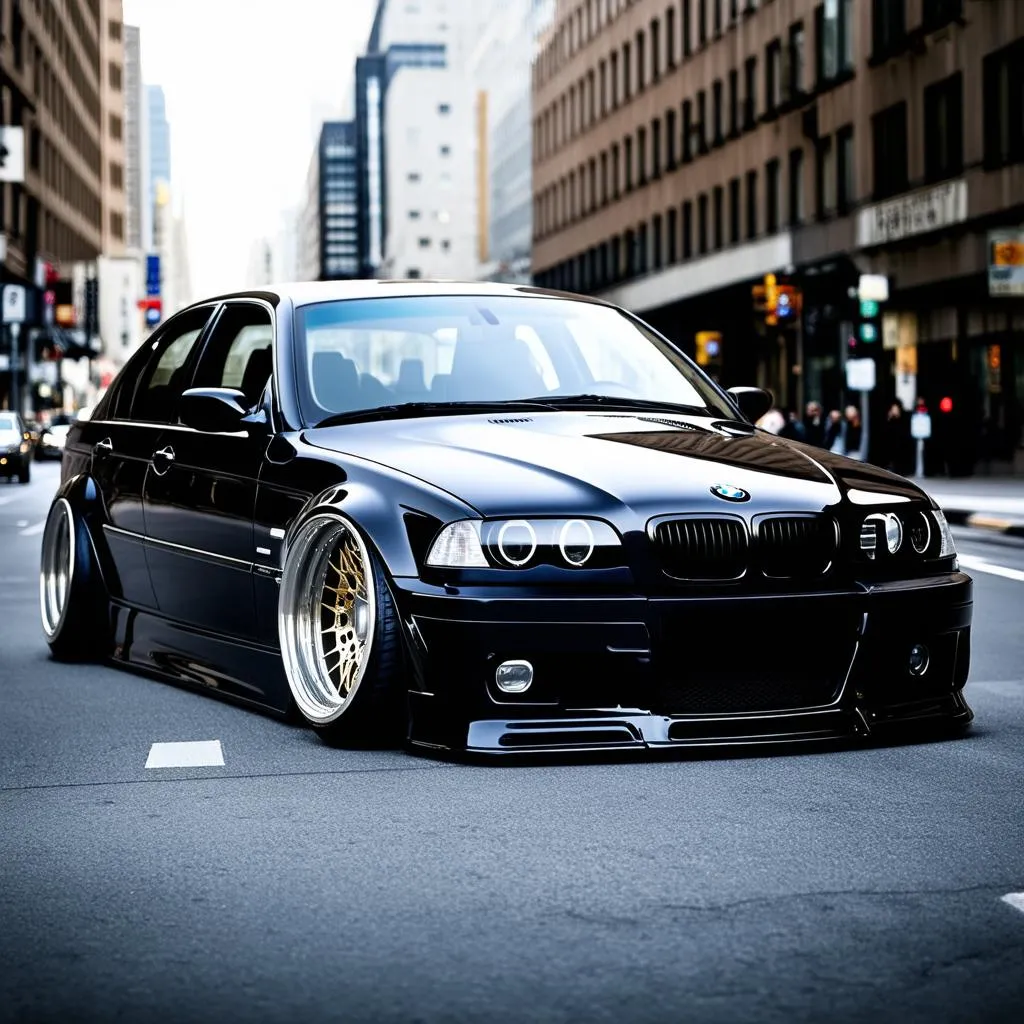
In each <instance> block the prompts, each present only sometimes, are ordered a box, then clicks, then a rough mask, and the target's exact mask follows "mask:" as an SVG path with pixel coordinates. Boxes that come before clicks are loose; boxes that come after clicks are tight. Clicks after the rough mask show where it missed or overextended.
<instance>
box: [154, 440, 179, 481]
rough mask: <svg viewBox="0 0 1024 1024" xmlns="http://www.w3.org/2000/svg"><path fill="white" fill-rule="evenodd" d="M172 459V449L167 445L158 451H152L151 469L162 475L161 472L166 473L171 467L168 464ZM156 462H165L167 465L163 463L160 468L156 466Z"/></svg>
mask: <svg viewBox="0 0 1024 1024" xmlns="http://www.w3.org/2000/svg"><path fill="white" fill-rule="evenodd" d="M173 461H174V449H173V448H171V447H170V446H169V445H168V447H166V448H161V449H159V450H158V451H155V452H153V469H154V471H155V472H156V473H157V474H158V475H160V476H163V474H164V473H166V472H167V470H169V469H170V468H171V466H170V464H171V463H172V462H173ZM158 462H160V463H166V464H167V465H165V466H164V468H163V469H162V470H161V469H158V468H157V463H158Z"/></svg>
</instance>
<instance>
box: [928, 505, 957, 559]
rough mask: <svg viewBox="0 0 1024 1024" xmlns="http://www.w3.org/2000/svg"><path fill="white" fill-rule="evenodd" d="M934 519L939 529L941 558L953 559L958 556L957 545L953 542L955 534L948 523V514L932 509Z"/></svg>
mask: <svg viewBox="0 0 1024 1024" xmlns="http://www.w3.org/2000/svg"><path fill="white" fill-rule="evenodd" d="M932 518H933V519H934V520H935V523H936V525H937V526H938V528H939V539H940V546H939V554H938V557H939V558H951V557H952V556H953V555H955V554H956V544H955V543H954V542H953V533H952V531H951V530H950V528H949V523H947V522H946V513H945V512H941V511H939V509H937V508H936V509H932Z"/></svg>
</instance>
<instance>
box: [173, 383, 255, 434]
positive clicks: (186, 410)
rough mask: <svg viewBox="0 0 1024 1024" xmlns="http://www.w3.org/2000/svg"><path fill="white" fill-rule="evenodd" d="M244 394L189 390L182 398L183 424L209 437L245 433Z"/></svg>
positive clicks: (246, 415)
mask: <svg viewBox="0 0 1024 1024" xmlns="http://www.w3.org/2000/svg"><path fill="white" fill-rule="evenodd" d="M247 401H248V400H247V399H246V397H245V394H244V393H243V392H241V391H239V390H237V389H236V388H189V389H188V391H186V392H184V394H182V396H181V404H180V405H179V407H178V414H179V416H180V417H181V422H182V423H184V424H185V426H186V427H192V429H193V430H201V431H203V432H204V433H207V434H225V433H235V432H237V431H239V430H245V429H246V427H247V426H248V425H249V424H248V423H246V422H244V421H245V420H246V417H248V415H249V410H248V409H247V408H246V405H247Z"/></svg>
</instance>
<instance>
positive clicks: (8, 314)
mask: <svg viewBox="0 0 1024 1024" xmlns="http://www.w3.org/2000/svg"><path fill="white" fill-rule="evenodd" d="M25 313H26V299H25V289H24V288H23V287H22V286H21V285H20V284H5V285H4V297H3V322H4V323H5V324H21V323H24V322H25Z"/></svg>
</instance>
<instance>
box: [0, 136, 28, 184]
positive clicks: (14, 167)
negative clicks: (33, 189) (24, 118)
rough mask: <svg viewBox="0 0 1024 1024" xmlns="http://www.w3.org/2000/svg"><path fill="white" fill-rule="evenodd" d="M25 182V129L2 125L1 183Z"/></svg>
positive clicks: (0, 152)
mask: <svg viewBox="0 0 1024 1024" xmlns="http://www.w3.org/2000/svg"><path fill="white" fill-rule="evenodd" d="M24 180H25V129H24V128H12V127H11V126H9V125H0V181H16V182H22V181H24Z"/></svg>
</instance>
